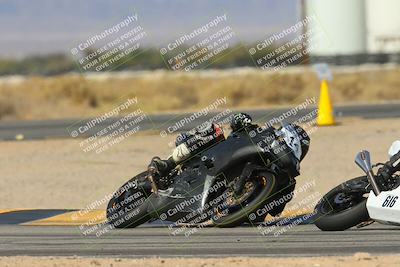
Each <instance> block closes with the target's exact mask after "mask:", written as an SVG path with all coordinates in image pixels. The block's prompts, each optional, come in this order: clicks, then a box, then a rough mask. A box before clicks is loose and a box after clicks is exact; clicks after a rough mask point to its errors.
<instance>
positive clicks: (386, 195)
mask: <svg viewBox="0 0 400 267" xmlns="http://www.w3.org/2000/svg"><path fill="white" fill-rule="evenodd" d="M367 210H368V213H369V216H370V217H371V218H372V219H374V220H376V221H379V222H381V223H384V224H400V187H397V188H396V189H394V190H391V191H382V192H381V193H380V194H379V195H378V196H376V195H375V194H374V192H373V191H371V192H370V193H369V197H368V200H367Z"/></svg>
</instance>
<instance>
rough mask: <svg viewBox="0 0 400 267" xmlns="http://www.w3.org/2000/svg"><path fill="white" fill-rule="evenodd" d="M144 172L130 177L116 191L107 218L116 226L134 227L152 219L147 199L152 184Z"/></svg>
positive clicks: (109, 204) (109, 205)
mask: <svg viewBox="0 0 400 267" xmlns="http://www.w3.org/2000/svg"><path fill="white" fill-rule="evenodd" d="M146 175H147V172H142V173H140V174H138V175H137V176H135V177H133V178H132V179H130V180H129V181H128V182H126V183H125V184H124V185H123V186H121V187H120V188H119V189H118V190H117V192H115V193H114V195H113V197H112V198H111V200H110V202H109V203H108V206H107V212H106V214H107V220H108V223H109V224H111V225H112V226H113V227H114V228H134V227H136V226H138V225H140V224H143V223H145V222H147V221H148V220H150V219H151V214H149V213H148V202H146V199H147V198H148V197H149V196H150V195H151V185H150V183H149V181H148V180H147V179H146Z"/></svg>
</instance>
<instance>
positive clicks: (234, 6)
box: [0, 0, 299, 57]
mask: <svg viewBox="0 0 400 267" xmlns="http://www.w3.org/2000/svg"><path fill="white" fill-rule="evenodd" d="M298 2H299V1H297V0H31V1H30V0H0V36H1V38H0V57H23V56H27V55H33V54H49V53H57V52H61V53H68V52H69V50H70V49H71V48H72V47H74V46H75V45H76V44H77V43H79V42H81V41H82V40H85V39H87V38H88V37H89V36H92V35H93V34H96V33H98V32H99V31H102V30H103V29H106V28H107V27H109V26H112V25H114V24H115V23H118V22H119V21H120V20H121V19H123V18H124V16H126V15H127V14H128V13H129V12H135V13H137V14H138V16H139V20H140V22H141V23H142V25H143V26H144V27H145V29H146V31H147V33H149V37H148V38H147V43H146V44H147V45H151V46H158V45H159V44H160V43H162V42H166V41H169V40H173V39H174V38H176V37H178V36H180V35H181V34H183V33H187V32H190V31H192V30H193V29H194V28H196V27H199V26H201V25H202V24H204V23H206V22H208V21H209V20H210V19H212V18H213V17H215V16H216V15H222V14H224V13H226V14H227V16H228V23H229V25H230V26H231V27H232V28H233V29H234V31H235V32H236V33H237V36H238V38H239V39H240V40H241V41H244V42H254V41H256V40H262V39H263V38H265V37H267V36H268V35H269V34H271V33H273V32H277V31H280V30H282V29H284V28H285V27H287V26H289V25H291V24H293V23H295V22H296V21H298V20H299V15H298V13H299V12H298V6H297V5H298Z"/></svg>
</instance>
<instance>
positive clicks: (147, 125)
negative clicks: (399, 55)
mask: <svg viewBox="0 0 400 267" xmlns="http://www.w3.org/2000/svg"><path fill="white" fill-rule="evenodd" d="M315 109H316V107H309V108H307V109H303V110H299V112H298V113H297V114H296V115H294V116H290V117H289V118H288V119H286V120H285V121H287V122H293V121H295V120H298V119H299V118H301V117H303V116H304V115H306V114H308V113H310V112H312V111H315ZM288 110H290V108H279V109H257V110H247V111H246V110H242V111H244V112H246V113H249V114H250V115H252V116H253V118H254V119H255V120H257V121H258V122H259V123H265V122H268V121H269V120H271V119H272V118H276V117H279V116H280V115H281V114H283V113H285V112H287V111H288ZM216 114H217V113H209V114H207V115H206V116H202V117H201V118H199V119H196V120H195V121H192V122H188V123H185V124H184V125H181V126H180V128H179V131H187V130H190V129H193V128H194V127H196V126H197V125H199V124H201V123H202V122H204V121H205V120H209V119H210V118H212V117H213V116H215V115H216ZM335 114H336V116H337V117H361V118H365V119H374V118H393V117H400V103H397V104H377V105H349V106H337V107H336V108H335ZM191 115H192V113H182V114H161V115H149V116H148V117H147V118H146V120H143V121H142V122H140V130H155V131H158V132H162V131H165V130H166V129H168V127H169V126H171V125H174V124H175V123H176V122H178V121H180V120H182V119H183V118H188V117H190V116H191ZM119 119H120V118H110V119H107V120H105V121H103V122H101V123H99V124H97V125H96V126H94V127H92V128H90V130H88V131H86V132H85V133H84V134H80V135H79V137H88V136H92V135H94V134H96V133H97V132H99V131H101V130H102V129H104V128H106V127H107V126H109V125H112V124H113V123H115V122H116V121H117V120H119ZM90 120H91V119H84V120H80V119H65V120H43V121H4V122H0V140H15V139H16V136H20V137H21V136H23V139H44V138H66V137H71V133H72V132H73V131H74V130H76V129H77V128H78V127H79V126H82V125H85V124H86V123H87V122H88V121H90Z"/></svg>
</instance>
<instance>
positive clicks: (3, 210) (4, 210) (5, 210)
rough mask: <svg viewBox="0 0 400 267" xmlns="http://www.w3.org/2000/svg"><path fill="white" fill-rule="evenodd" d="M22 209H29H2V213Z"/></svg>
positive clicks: (0, 211) (0, 212)
mask: <svg viewBox="0 0 400 267" xmlns="http://www.w3.org/2000/svg"><path fill="white" fill-rule="evenodd" d="M20 210H27V209H0V214H2V213H7V212H13V211H20Z"/></svg>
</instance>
